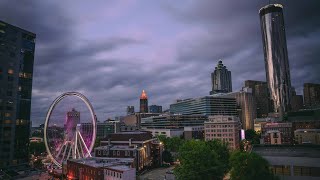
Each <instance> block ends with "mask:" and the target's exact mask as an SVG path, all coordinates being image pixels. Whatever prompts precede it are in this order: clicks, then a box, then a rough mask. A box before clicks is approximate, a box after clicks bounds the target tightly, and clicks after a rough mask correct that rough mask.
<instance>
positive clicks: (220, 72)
mask: <svg viewBox="0 0 320 180" xmlns="http://www.w3.org/2000/svg"><path fill="white" fill-rule="evenodd" d="M211 81H212V91H210V94H215V93H228V92H232V81H231V71H229V70H228V69H227V67H226V66H224V65H223V64H222V61H219V62H218V65H217V67H215V70H214V71H213V73H211Z"/></svg>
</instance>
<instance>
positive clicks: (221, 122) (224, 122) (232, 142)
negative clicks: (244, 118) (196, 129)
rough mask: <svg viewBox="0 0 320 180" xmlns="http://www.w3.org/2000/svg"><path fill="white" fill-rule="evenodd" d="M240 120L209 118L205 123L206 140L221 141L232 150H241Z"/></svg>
mask: <svg viewBox="0 0 320 180" xmlns="http://www.w3.org/2000/svg"><path fill="white" fill-rule="evenodd" d="M240 130H241V123H240V119H239V118H238V117H236V116H209V117H208V121H206V122H205V123H204V133H205V140H206V141H210V140H220V141H222V142H226V143H228V145H229V147H230V148H231V149H239V143H240Z"/></svg>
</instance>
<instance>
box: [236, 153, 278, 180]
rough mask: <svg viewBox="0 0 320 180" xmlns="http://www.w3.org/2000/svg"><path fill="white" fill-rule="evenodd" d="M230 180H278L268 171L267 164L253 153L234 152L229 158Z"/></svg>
mask: <svg viewBox="0 0 320 180" xmlns="http://www.w3.org/2000/svg"><path fill="white" fill-rule="evenodd" d="M230 165H231V167H232V169H231V171H230V175H231V179H232V180H255V179H259V180H273V179H278V178H277V177H276V176H274V175H273V174H272V172H271V171H270V169H269V164H268V162H267V161H266V160H265V159H263V158H262V157H261V156H260V155H258V154H255V153H248V152H241V151H236V152H234V153H233V154H232V155H231V157H230Z"/></svg>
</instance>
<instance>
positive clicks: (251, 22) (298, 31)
mask: <svg viewBox="0 0 320 180" xmlns="http://www.w3.org/2000/svg"><path fill="white" fill-rule="evenodd" d="M268 2H269V1H267V0H255V1H254V0H246V1H226V0H219V1H218V0H176V1H172V0H161V1H156V0H123V1H119V0H113V1H106V0H101V1H98V0H97V1H53V0H52V1H49V0H32V1H18V0H1V1H0V19H1V20H3V21H5V22H7V23H10V24H13V25H15V26H18V27H21V28H23V29H26V30H28V31H31V32H34V33H36V35H37V39H36V56H35V65H34V75H33V92H32V117H31V120H32V121H33V126H35V125H38V124H40V123H44V120H45V115H46V112H47V110H48V108H49V106H50V104H51V103H52V101H53V100H54V99H55V98H56V97H57V96H58V95H60V94H61V93H63V92H66V91H79V92H81V93H83V94H84V95H85V96H86V97H87V98H88V99H89V100H90V101H91V103H92V105H93V107H94V109H95V112H96V114H97V117H98V119H99V120H100V121H103V120H105V119H107V118H109V117H110V118H113V117H114V116H117V115H124V114H125V111H126V106H128V105H134V106H135V110H136V111H138V110H139V106H138V105H139V96H140V94H141V91H142V89H145V90H146V92H147V94H148V96H149V105H152V104H157V105H162V106H163V109H167V108H168V107H169V104H171V103H173V102H174V101H175V100H176V99H181V98H182V99H183V98H192V97H199V96H205V95H208V94H209V91H210V90H211V79H210V73H211V72H212V71H213V70H214V67H215V66H216V64H217V63H218V60H219V59H222V61H223V63H224V64H225V65H226V66H227V68H228V69H229V70H230V71H231V72H232V85H233V91H238V90H240V89H241V87H242V86H243V83H244V81H245V80H249V79H250V80H263V81H265V76H266V74H265V67H264V57H263V51H262V50H263V49H262V37H261V29H260V20H259V15H258V11H259V9H260V8H261V7H262V6H264V5H266V4H268ZM271 3H281V4H283V5H284V18H285V25H286V34H287V43H288V54H289V64H290V70H291V81H292V85H293V86H294V87H295V88H296V90H297V92H298V94H302V90H303V83H306V82H313V83H320V72H319V71H320V21H319V19H320V11H319V7H320V1H319V0H308V1H301V0H290V1H271Z"/></svg>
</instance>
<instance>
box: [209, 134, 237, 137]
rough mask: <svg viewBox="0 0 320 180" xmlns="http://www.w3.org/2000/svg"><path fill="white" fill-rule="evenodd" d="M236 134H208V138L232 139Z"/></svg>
mask: <svg viewBox="0 0 320 180" xmlns="http://www.w3.org/2000/svg"><path fill="white" fill-rule="evenodd" d="M233 135H234V134H215V133H214V134H206V136H207V137H210V136H211V137H228V136H229V137H232V136H233Z"/></svg>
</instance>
